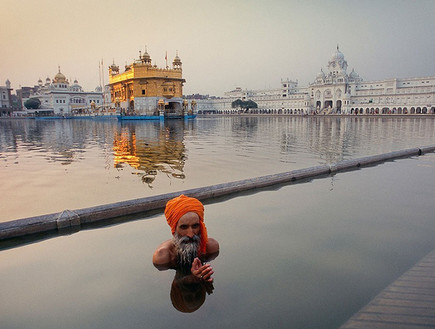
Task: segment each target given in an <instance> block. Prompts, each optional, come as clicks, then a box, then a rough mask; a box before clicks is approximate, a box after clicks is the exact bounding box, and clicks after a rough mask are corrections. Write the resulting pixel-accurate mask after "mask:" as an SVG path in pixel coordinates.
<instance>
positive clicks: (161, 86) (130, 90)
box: [109, 51, 185, 115]
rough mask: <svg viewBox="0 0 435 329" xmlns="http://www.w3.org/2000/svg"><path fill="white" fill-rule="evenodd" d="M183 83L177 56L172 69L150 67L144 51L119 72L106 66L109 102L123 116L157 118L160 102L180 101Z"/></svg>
mask: <svg viewBox="0 0 435 329" xmlns="http://www.w3.org/2000/svg"><path fill="white" fill-rule="evenodd" d="M184 82H185V80H184V79H183V77H182V63H181V60H180V58H179V57H178V54H177V56H176V57H175V58H174V60H173V62H172V68H169V66H166V68H158V67H157V66H156V65H152V64H151V57H150V55H149V54H148V52H147V51H145V53H144V54H143V55H141V53H140V52H139V59H138V60H135V61H134V62H133V63H132V64H130V65H126V66H125V71H124V72H122V73H120V72H119V67H118V66H117V65H115V64H112V65H111V66H110V67H109V85H110V93H111V102H112V103H113V105H114V107H116V108H119V109H121V111H124V112H126V113H127V112H134V113H135V114H147V115H158V105H159V101H160V103H161V102H165V103H167V102H169V100H171V99H173V100H175V99H177V98H178V99H181V97H182V96H183V83H184Z"/></svg>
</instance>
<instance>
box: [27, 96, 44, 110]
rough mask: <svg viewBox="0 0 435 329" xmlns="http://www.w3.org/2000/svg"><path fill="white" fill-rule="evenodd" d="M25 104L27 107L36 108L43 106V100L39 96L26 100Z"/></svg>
mask: <svg viewBox="0 0 435 329" xmlns="http://www.w3.org/2000/svg"><path fill="white" fill-rule="evenodd" d="M24 106H25V107H26V109H33V110H36V109H39V107H40V106H41V101H40V100H39V99H38V98H29V99H28V100H26V101H25V102H24Z"/></svg>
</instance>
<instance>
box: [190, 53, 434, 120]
mask: <svg viewBox="0 0 435 329" xmlns="http://www.w3.org/2000/svg"><path fill="white" fill-rule="evenodd" d="M347 69H348V65H347V61H346V60H345V58H344V55H343V53H342V52H341V51H340V50H339V47H338V46H337V50H336V51H335V52H334V53H333V54H332V56H331V58H330V60H329V61H328V66H327V68H326V70H325V71H324V70H323V69H321V71H320V72H319V74H318V75H317V76H316V78H315V79H314V81H313V82H312V83H310V84H309V85H308V86H306V87H299V86H298V82H297V81H292V80H288V79H287V80H284V81H281V88H279V89H269V90H247V89H246V90H243V89H241V88H236V89H235V90H233V91H229V92H227V93H225V96H224V97H222V98H219V99H216V100H212V104H213V108H214V112H216V113H237V112H239V111H240V109H237V108H236V109H234V108H232V107H231V103H232V102H233V101H235V100H237V99H241V100H244V101H246V100H253V101H254V102H256V103H257V105H258V109H250V110H249V111H248V112H249V113H263V114H435V76H432V77H422V78H406V79H387V80H379V81H365V80H364V79H363V78H362V77H361V76H360V75H359V74H358V73H356V72H355V70H352V71H351V72H350V73H348V72H347ZM202 103H205V102H199V103H198V111H199V113H201V112H203V111H205V112H211V111H210V110H207V109H210V104H207V109H205V108H204V109H203V108H202Z"/></svg>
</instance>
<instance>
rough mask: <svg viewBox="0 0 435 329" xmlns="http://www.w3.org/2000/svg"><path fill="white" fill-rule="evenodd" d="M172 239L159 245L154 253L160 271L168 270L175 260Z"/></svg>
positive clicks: (156, 265)
mask: <svg viewBox="0 0 435 329" xmlns="http://www.w3.org/2000/svg"><path fill="white" fill-rule="evenodd" d="M172 249H173V246H172V241H171V240H167V241H165V242H163V243H162V244H161V245H160V246H158V247H157V249H156V251H155V252H154V254H153V264H154V266H155V267H156V268H157V269H159V270H160V271H163V270H167V269H169V268H170V267H171V264H172V262H173V252H172Z"/></svg>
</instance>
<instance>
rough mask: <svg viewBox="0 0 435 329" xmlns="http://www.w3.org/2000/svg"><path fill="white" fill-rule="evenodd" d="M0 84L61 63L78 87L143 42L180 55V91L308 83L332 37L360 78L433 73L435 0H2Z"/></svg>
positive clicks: (128, 57) (161, 55)
mask: <svg viewBox="0 0 435 329" xmlns="http://www.w3.org/2000/svg"><path fill="white" fill-rule="evenodd" d="M2 7H3V8H7V10H3V11H1V12H0V22H1V25H2V28H1V29H0V40H1V41H2V50H1V53H2V56H1V59H2V60H1V62H0V85H4V84H5V81H6V80H7V79H9V80H10V82H11V85H12V88H13V89H14V91H13V93H15V90H16V89H19V88H20V86H23V87H24V86H28V87H31V86H34V85H36V84H37V82H38V79H41V80H42V81H43V82H45V79H46V78H47V77H49V78H50V79H53V78H54V76H55V75H56V74H57V72H58V66H60V70H61V72H62V73H63V74H64V75H65V76H66V77H67V79H68V80H69V81H70V83H72V82H73V81H74V80H76V79H77V80H78V82H79V84H80V85H81V86H82V87H83V89H84V90H85V91H93V90H94V89H95V87H97V86H99V85H100V77H99V65H100V63H101V61H103V64H104V83H105V84H107V83H108V66H109V65H110V64H112V62H113V61H114V62H115V63H116V64H117V65H119V66H120V69H121V71H123V67H124V65H125V64H131V63H132V62H133V60H134V59H137V58H138V57H139V51H141V52H142V53H143V52H144V51H145V48H146V49H147V51H148V53H149V54H150V56H151V59H152V64H157V66H159V67H164V66H165V54H166V52H167V54H168V64H169V65H170V66H171V64H172V60H173V59H174V57H175V55H176V52H177V51H178V55H179V57H180V58H181V60H182V62H183V78H184V79H186V83H185V85H184V90H183V93H184V94H185V95H188V94H194V93H199V94H209V95H216V96H222V95H223V93H224V92H226V91H230V90H232V89H234V88H236V87H241V88H243V89H264V88H278V87H280V81H281V79H287V78H289V79H291V80H298V82H299V86H301V87H303V86H307V85H308V84H309V83H311V82H313V81H314V79H315V77H316V75H317V74H318V73H319V72H320V69H321V68H323V69H326V66H327V63H328V61H329V59H330V57H331V55H332V54H333V53H334V52H335V50H336V47H337V45H339V47H340V51H341V52H342V53H343V54H344V55H345V59H346V60H347V63H348V65H349V67H348V73H349V72H350V71H351V70H352V69H355V71H356V72H357V73H359V74H360V75H361V76H362V77H363V78H364V80H383V79H390V78H411V77H427V76H434V75H435V61H434V58H435V36H434V33H433V31H434V30H435V20H434V19H433V15H434V13H435V1H431V0H417V1H403V0H398V1H394V0H380V1H328V2H324V1H293V0H291V1H280V0H274V1H263V0H258V1H247V0H246V1H245V0H241V1H226V0H224V1H219V2H213V1H199V0H198V1H192V0H190V1H184V2H181V1H174V0H168V1H167V2H165V3H155V2H151V1H136V0H126V1H124V2H123V3H122V5H120V3H119V2H117V1H114V0H107V1H84V0H78V1H74V2H67V1H64V0H59V1H53V0H41V1H38V2H35V1H28V0H23V1H12V0H2Z"/></svg>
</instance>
